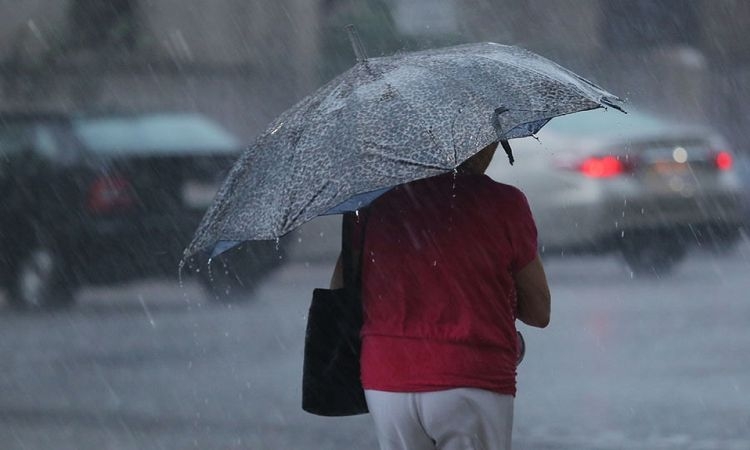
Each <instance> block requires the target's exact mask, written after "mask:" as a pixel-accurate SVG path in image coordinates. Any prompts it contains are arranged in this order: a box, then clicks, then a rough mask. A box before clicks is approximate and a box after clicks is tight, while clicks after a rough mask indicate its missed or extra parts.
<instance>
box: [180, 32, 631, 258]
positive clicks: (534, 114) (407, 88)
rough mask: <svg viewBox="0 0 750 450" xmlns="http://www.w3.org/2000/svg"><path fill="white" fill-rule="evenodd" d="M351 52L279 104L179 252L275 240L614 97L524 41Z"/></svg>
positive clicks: (614, 101)
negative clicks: (338, 69)
mask: <svg viewBox="0 0 750 450" xmlns="http://www.w3.org/2000/svg"><path fill="white" fill-rule="evenodd" d="M354 42H355V50H357V53H358V59H359V62H358V63H357V64H356V65H355V66H354V67H352V68H351V69H349V70H348V71H347V72H345V73H343V74H341V75H340V76H338V77H337V78H335V79H334V80H332V81H331V82H329V83H328V84H326V85H325V86H323V87H321V88H320V89H318V90H317V91H316V92H314V93H313V94H311V95H309V96H308V97H306V98H304V99H303V100H301V101H300V102H299V103H297V104H296V105H294V106H293V107H292V108H290V109H289V110H287V111H286V112H284V113H283V114H281V116H279V117H278V118H277V119H276V120H274V121H273V122H272V123H271V124H270V125H269V126H268V128H267V129H266V131H265V132H264V133H262V134H261V135H260V136H259V137H258V138H257V140H256V141H255V143H254V144H252V145H251V146H250V147H249V148H248V149H247V150H246V151H245V153H244V154H243V155H242V156H241V157H240V158H239V160H238V161H237V162H236V163H235V165H234V167H233V168H232V170H231V171H230V173H229V175H228V176H227V178H226V180H225V182H224V184H223V186H222V187H221V188H220V190H219V192H218V194H217V196H216V198H215V199H214V202H213V204H212V205H211V206H210V207H209V209H208V211H207V213H206V215H205V217H204V218H203V221H202V223H201V224H200V226H199V228H198V230H197V231H196V233H195V236H194V238H193V241H192V242H191V244H190V245H189V247H188V248H187V249H186V250H185V257H189V256H192V255H195V254H196V253H199V252H211V253H212V254H214V255H215V254H217V253H219V252H221V251H223V250H225V249H227V248H230V247H231V246H232V245H234V244H236V243H239V242H242V241H246V240H262V239H276V238H278V237H280V236H282V235H284V234H286V233H288V232H289V231H291V230H293V229H295V228H296V227H298V226H299V225H301V224H303V223H305V222H306V221H308V220H310V219H312V218H314V217H316V216H319V215H323V214H326V213H336V212H344V211H352V210H356V209H358V208H361V207H362V206H364V205H366V204H367V203H368V202H369V201H372V200H373V199H374V198H376V197H377V196H378V195H379V194H381V193H383V192H385V191H386V190H387V189H388V188H390V187H392V186H395V185H398V184H401V183H405V182H409V181H413V180H416V179H421V178H427V177H431V176H434V175H438V174H441V173H445V172H448V171H452V170H454V169H455V168H456V167H458V166H459V165H460V164H461V163H462V162H463V161H464V160H466V159H468V158H469V157H471V156H472V155H474V154H475V153H476V152H478V151H479V150H481V149H482V148H483V147H485V146H486V145H488V144H490V143H492V142H495V141H498V140H500V141H503V140H508V139H512V138H518V137H524V136H529V135H532V134H534V133H536V132H537V131H539V129H540V128H541V127H543V126H544V125H545V124H546V123H547V122H548V121H549V120H550V119H551V118H553V117H556V116H561V115H564V114H570V113H574V112H577V111H584V110H589V109H593V108H598V107H606V106H612V107H614V108H616V109H621V107H620V106H619V104H620V102H621V101H620V99H618V98H617V97H615V96H614V95H612V94H610V93H608V92H606V91H605V90H603V89H601V88H600V87H598V86H596V85H594V84H593V83H591V82H589V81H587V80H585V79H583V78H581V77H580V76H578V75H576V74H575V73H573V72H571V71H569V70H567V69H565V68H563V67H561V66H559V65H557V64H555V63H553V62H552V61H549V60H547V59H545V58H543V57H541V56H539V55H537V54H534V53H532V52H529V51H526V50H524V49H521V48H518V47H513V46H507V45H500V44H495V43H478V44H467V45H458V46H454V47H447V48H441V49H435V50H427V51H420V52H413V53H402V54H396V55H394V56H390V57H381V58H372V59H367V58H366V57H365V56H364V52H363V51H362V50H361V47H358V46H357V45H356V43H357V41H356V39H355V40H354Z"/></svg>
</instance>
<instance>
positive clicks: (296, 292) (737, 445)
mask: <svg viewBox="0 0 750 450" xmlns="http://www.w3.org/2000/svg"><path fill="white" fill-rule="evenodd" d="M547 267H548V272H549V277H550V283H551V286H552V290H553V302H554V305H553V319H552V323H551V325H550V326H549V328H547V329H545V330H534V329H529V328H522V330H523V332H524V333H525V335H526V339H527V348H528V351H527V357H526V360H525V361H524V362H523V364H522V366H521V367H520V369H519V394H518V397H517V400H516V417H515V434H514V443H515V448H517V449H644V450H645V449H649V450H658V449H730V450H731V449H748V448H750V356H748V355H750V326H749V325H750V245H748V244H745V245H743V246H742V247H741V248H740V249H738V251H736V252H735V253H733V254H731V255H728V256H720V257H719V256H713V255H710V254H706V253H700V254H694V255H692V256H691V257H690V259H689V260H688V261H687V262H686V264H684V265H683V266H681V267H680V268H679V269H678V270H677V271H676V273H675V274H674V275H673V276H671V277H669V278H668V279H663V280H636V279H632V278H631V277H630V276H629V274H628V272H627V271H626V270H624V269H623V268H622V266H621V265H620V264H619V263H618V261H617V260H616V259H614V258H566V259H558V260H551V261H548V263H547ZM330 269H331V267H330V264H323V263H309V264H305V263H302V262H294V263H291V264H289V265H288V266H286V267H285V268H284V269H282V270H281V271H280V272H278V273H277V274H275V275H274V276H273V278H271V279H270V280H268V282H267V283H265V284H264V285H263V287H262V288H261V289H260V291H259V292H258V295H257V298H256V299H255V300H254V301H252V302H248V303H245V304H242V305H235V306H233V307H227V306H220V305H216V304H212V303H209V302H207V300H206V298H207V297H206V296H205V293H204V292H203V291H202V290H201V289H200V287H199V286H198V285H197V284H193V283H186V284H185V286H184V287H182V288H181V287H180V286H178V285H176V284H174V283H170V282H163V281H151V282H144V283H137V284H131V285H128V286H124V287H119V288H116V289H115V288H111V289H87V290H84V291H83V292H81V293H80V295H79V300H80V301H79V305H78V306H77V307H76V308H75V309H72V310H70V311H65V312H58V313H54V314H52V313H50V314H29V313H26V314H23V313H17V312H12V311H10V310H8V309H0V365H1V366H0V367H1V368H2V370H1V371H0V448H2V449H81V450H83V449H97V450H100V449H192V448H195V449H274V450H278V449H300V448H305V449H307V448H316V449H317V448H320V449H352V448H357V449H359V448H373V449H374V448H376V444H375V439H374V435H373V433H372V430H371V426H370V425H371V424H370V419H369V417H367V416H363V417H355V418H343V419H324V418H318V417H314V416H310V415H307V414H306V413H303V412H302V411H301V409H300V407H299V404H300V373H301V361H302V357H301V355H302V340H303V332H304V326H305V310H306V307H307V305H308V303H309V293H310V291H311V290H312V288H313V287H319V286H324V285H325V284H327V280H328V276H329V273H330Z"/></svg>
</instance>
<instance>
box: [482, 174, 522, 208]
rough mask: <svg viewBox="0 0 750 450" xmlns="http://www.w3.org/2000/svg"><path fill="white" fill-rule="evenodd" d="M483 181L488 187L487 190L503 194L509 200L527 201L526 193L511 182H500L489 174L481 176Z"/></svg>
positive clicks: (499, 194)
mask: <svg viewBox="0 0 750 450" xmlns="http://www.w3.org/2000/svg"><path fill="white" fill-rule="evenodd" d="M481 183H482V184H483V185H484V186H485V187H486V189H487V190H490V191H492V192H493V193H495V194H496V195H498V196H502V197H504V198H507V199H509V200H514V201H521V202H524V203H525V202H526V195H524V193H523V192H522V191H521V190H520V189H518V188H517V187H515V186H512V185H510V184H505V183H500V182H498V181H495V180H493V179H492V178H490V177H489V176H487V175H483V176H482V177H481Z"/></svg>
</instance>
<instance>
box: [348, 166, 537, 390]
mask: <svg viewBox="0 0 750 450" xmlns="http://www.w3.org/2000/svg"><path fill="white" fill-rule="evenodd" d="M362 226H364V230H365V241H364V252H363V256H362V301H363V308H364V326H363V328H362V356H361V370H362V384H363V386H364V387H365V389H377V390H383V391H392V392H425V391H435V390H442V389H450V388H456V387H474V388H481V389H487V390H491V391H494V392H498V393H501V394H508V395H515V390H516V388H515V382H516V358H517V337H516V328H515V318H516V297H515V288H514V283H513V278H512V274H513V273H514V272H516V271H518V270H519V269H522V268H523V267H525V266H526V265H527V264H528V263H530V262H531V261H532V260H533V259H534V258H535V257H536V254H537V236H536V227H535V225H534V221H533V218H532V216H531V211H530V210H529V206H528V203H527V201H526V198H525V197H524V195H523V194H522V193H521V191H519V190H518V189H516V188H514V187H512V186H508V185H505V184H501V183H497V182H495V181H493V180H492V179H490V178H489V177H487V176H485V175H456V174H453V173H448V174H445V175H440V176H437V177H432V178H428V179H424V180H418V181H415V182H412V183H408V184H406V185H401V186H398V187H396V188H394V189H392V190H390V191H388V192H387V193H386V194H384V195H383V196H381V197H379V198H378V199H377V200H375V201H374V202H373V203H372V204H371V205H370V206H368V207H367V209H366V211H363V212H362V213H361V214H360V219H358V226H357V227H355V232H354V234H353V237H352V239H353V241H354V242H360V238H361V229H362Z"/></svg>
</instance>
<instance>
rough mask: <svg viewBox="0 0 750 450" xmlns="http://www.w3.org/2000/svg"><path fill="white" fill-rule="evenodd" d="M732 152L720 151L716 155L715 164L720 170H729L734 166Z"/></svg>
mask: <svg viewBox="0 0 750 450" xmlns="http://www.w3.org/2000/svg"><path fill="white" fill-rule="evenodd" d="M732 163H733V160H732V154H731V153H729V152H718V153H716V155H715V156H714V164H716V168H718V169H719V170H729V169H731V168H732Z"/></svg>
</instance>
